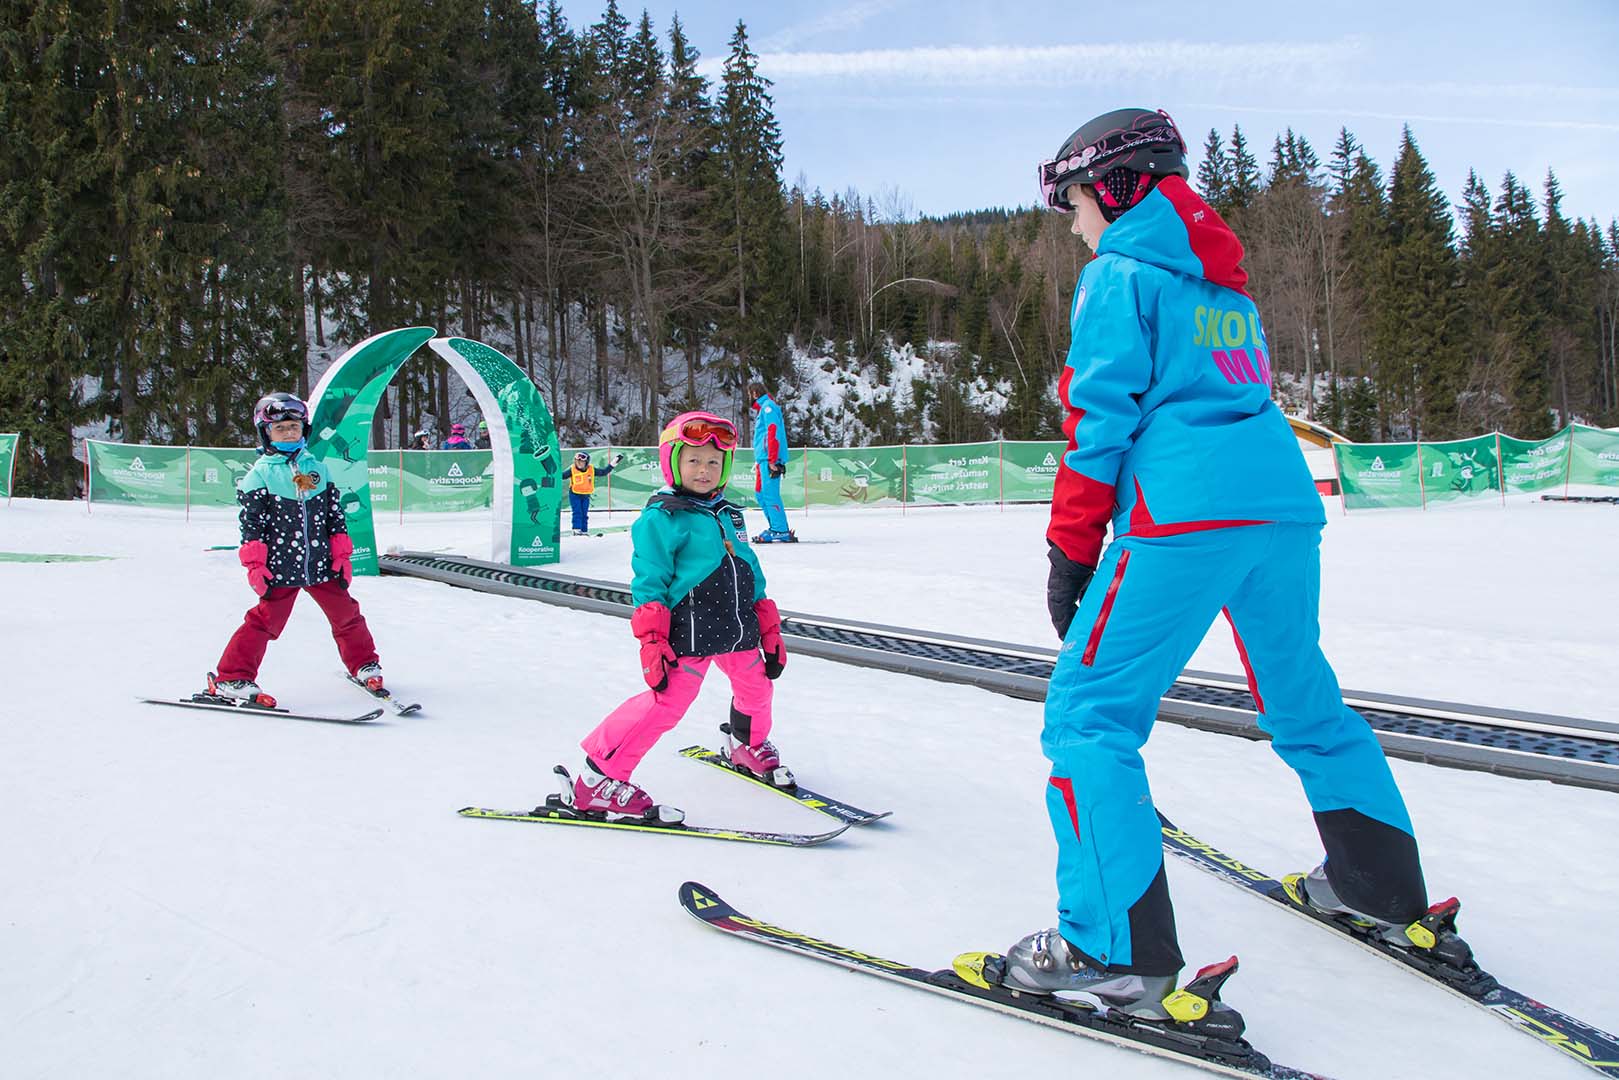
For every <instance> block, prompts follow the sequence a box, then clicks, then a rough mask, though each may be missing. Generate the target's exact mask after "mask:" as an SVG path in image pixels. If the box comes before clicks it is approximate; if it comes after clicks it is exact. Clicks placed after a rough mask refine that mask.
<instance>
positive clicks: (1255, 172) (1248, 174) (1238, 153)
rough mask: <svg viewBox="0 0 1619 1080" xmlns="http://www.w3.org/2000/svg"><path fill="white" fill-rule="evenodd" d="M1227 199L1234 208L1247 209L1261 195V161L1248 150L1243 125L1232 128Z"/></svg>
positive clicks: (1227, 169) (1227, 173)
mask: <svg viewBox="0 0 1619 1080" xmlns="http://www.w3.org/2000/svg"><path fill="white" fill-rule="evenodd" d="M1226 176H1227V178H1228V179H1227V184H1226V200H1227V202H1228V204H1229V207H1230V209H1232V210H1245V209H1247V208H1248V207H1249V206H1251V205H1252V204H1253V201H1254V199H1255V198H1256V197H1258V195H1259V188H1260V182H1259V162H1258V160H1256V159H1255V158H1254V155H1253V154H1252V153H1250V152H1249V150H1248V140H1247V139H1245V138H1244V137H1243V134H1242V125H1240V124H1238V125H1236V126H1235V127H1233V128H1232V129H1231V148H1230V150H1229V151H1228V152H1227V154H1226Z"/></svg>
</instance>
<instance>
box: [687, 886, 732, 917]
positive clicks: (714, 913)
mask: <svg viewBox="0 0 1619 1080" xmlns="http://www.w3.org/2000/svg"><path fill="white" fill-rule="evenodd" d="M679 895H680V906H681V907H683V908H685V909H686V910H687V911H689V912H691V913H692V914H693V915H695V916H697V917H698V918H699V919H702V920H703V921H704V922H712V921H714V920H715V919H723V918H727V917H728V916H731V915H735V914H736V908H734V907H732V906H731V905H730V904H727V903H726V902H725V901H724V900H722V899H720V894H719V893H717V892H715V891H714V890H713V889H710V888H709V887H708V886H707V885H704V884H702V883H700V882H696V881H687V882H683V883H682V884H681V886H680V893H679Z"/></svg>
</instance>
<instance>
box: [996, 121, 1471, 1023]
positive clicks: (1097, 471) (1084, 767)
mask: <svg viewBox="0 0 1619 1080" xmlns="http://www.w3.org/2000/svg"><path fill="white" fill-rule="evenodd" d="M1186 176H1187V168H1186V160H1185V144H1184V143H1183V142H1182V140H1181V138H1180V133H1179V132H1178V131H1177V130H1176V129H1175V126H1174V124H1173V123H1172V122H1171V121H1170V119H1169V117H1168V116H1167V115H1164V114H1163V113H1161V112H1153V111H1151V110H1146V109H1122V110H1116V111H1114V112H1110V113H1106V114H1103V115H1102V116H1099V117H1097V118H1096V119H1094V120H1092V121H1090V122H1089V123H1087V124H1086V125H1085V126H1083V127H1081V128H1080V129H1079V130H1078V131H1076V132H1074V133H1073V134H1072V135H1070V136H1069V138H1068V140H1067V141H1066V142H1065V143H1064V144H1063V146H1062V148H1061V149H1060V150H1059V152H1058V154H1057V156H1056V158H1055V159H1054V160H1052V161H1048V162H1045V163H1044V164H1043V165H1042V166H1041V186H1042V191H1043V194H1044V196H1045V199H1046V203H1047V205H1048V206H1050V207H1051V208H1052V209H1056V210H1060V211H1063V212H1067V213H1073V214H1075V224H1074V229H1073V231H1074V232H1075V233H1076V234H1078V235H1080V236H1083V237H1084V238H1085V240H1086V242H1087V243H1088V244H1089V245H1090V246H1091V248H1092V249H1093V250H1094V251H1095V252H1096V258H1095V259H1093V260H1092V261H1091V262H1090V263H1089V264H1088V265H1087V266H1086V267H1085V270H1084V272H1083V273H1082V274H1081V275H1080V280H1079V286H1078V288H1077V289H1076V291H1075V293H1074V301H1073V310H1072V315H1071V327H1072V335H1073V336H1072V343H1071V345H1070V348H1069V352H1068V361H1067V364H1066V366H1065V367H1064V369H1063V373H1062V376H1061V379H1060V381H1059V392H1060V395H1061V398H1062V405H1063V407H1064V409H1065V410H1066V412H1067V416H1066V419H1065V421H1064V424H1063V430H1064V432H1065V433H1066V434H1067V436H1068V439H1069V442H1068V449H1067V451H1066V452H1065V453H1064V455H1063V458H1062V462H1061V466H1060V469H1059V472H1058V475H1057V480H1056V490H1055V494H1054V497H1053V500H1052V507H1051V523H1050V526H1049V528H1048V530H1047V533H1046V536H1047V540H1048V545H1049V550H1048V556H1049V561H1050V564H1051V570H1050V577H1049V580H1048V585H1047V605H1048V608H1049V610H1050V613H1051V618H1052V622H1053V625H1054V626H1055V627H1056V629H1057V632H1058V633H1059V634H1060V635H1061V636H1062V638H1063V645H1062V650H1061V652H1060V653H1059V654H1058V660H1057V664H1056V667H1055V669H1054V671H1053V673H1052V678H1051V683H1050V689H1049V692H1048V694H1047V698H1046V706H1045V729H1044V732H1043V734H1042V736H1041V745H1042V748H1043V749H1044V751H1045V754H1046V756H1047V758H1049V759H1050V761H1051V776H1050V780H1049V782H1048V784H1047V786H1046V804H1047V810H1048V812H1049V815H1050V818H1051V824H1052V828H1053V831H1054V833H1055V836H1056V839H1057V846H1058V862H1057V881H1058V892H1059V904H1058V912H1059V924H1058V926H1057V927H1056V928H1055V929H1052V930H1045V931H1040V932H1038V933H1035V934H1030V935H1029V936H1028V937H1025V938H1024V939H1022V940H1021V941H1019V942H1017V943H1016V944H1015V945H1013V946H1012V948H1011V949H1009V950H1008V951H1007V954H1006V970H1005V978H1004V981H1005V984H1006V985H1009V986H1013V987H1016V988H1018V989H1021V990H1026V991H1033V992H1036V993H1039V992H1055V991H1058V990H1067V991H1077V992H1081V993H1087V994H1092V995H1094V996H1095V997H1097V998H1098V999H1099V1000H1103V1001H1106V1002H1107V1003H1108V1004H1109V1005H1110V1006H1111V1007H1113V1008H1117V1009H1121V1010H1123V1011H1126V1012H1130V1013H1134V1014H1136V1015H1140V1016H1143V1017H1146V1018H1150V1019H1153V1020H1170V1021H1176V1020H1186V1019H1189V1018H1190V1013H1188V1012H1187V1011H1186V1009H1185V1008H1184V1007H1183V1006H1184V1003H1185V1001H1186V999H1185V998H1174V999H1173V1000H1168V999H1170V998H1171V996H1172V995H1174V994H1175V992H1176V981H1177V977H1178V974H1179V971H1180V969H1181V966H1182V963H1183V961H1182V958H1181V953H1180V947H1179V944H1178V942H1177V940H1176V933H1175V922H1174V913H1173V911H1172V910H1171V907H1170V901H1169V889H1168V884H1167V882H1166V879H1165V876H1164V867H1163V851H1162V847H1161V839H1162V837H1161V835H1160V832H1159V819H1158V815H1157V813H1156V811H1155V809H1154V807H1153V801H1152V796H1151V793H1150V791H1149V789H1148V785H1147V775H1146V770H1145V768H1144V767H1143V765H1142V760H1141V754H1140V748H1141V746H1142V744H1143V743H1144V742H1145V741H1146V739H1147V736H1148V734H1149V732H1150V731H1151V729H1152V724H1153V720H1154V719H1155V717H1156V715H1157V705H1158V701H1159V698H1160V697H1161V695H1162V694H1163V693H1164V692H1165V691H1166V690H1167V689H1168V688H1169V686H1170V685H1171V684H1172V683H1173V682H1174V681H1175V679H1176V677H1177V676H1178V675H1179V674H1180V671H1181V669H1182V667H1183V666H1184V665H1185V664H1186V662H1187V660H1188V659H1189V658H1190V657H1191V655H1192V652H1193V650H1195V649H1196V648H1197V646H1198V644H1199V643H1200V642H1201V641H1202V639H1203V636H1204V634H1205V633H1206V632H1207V630H1208V628H1209V624H1210V623H1211V621H1212V620H1213V619H1214V618H1215V617H1216V616H1219V615H1222V614H1223V615H1224V616H1225V617H1226V618H1227V619H1228V620H1229V621H1230V623H1231V626H1232V630H1233V633H1234V634H1235V636H1236V641H1237V651H1238V654H1239V656H1241V658H1242V661H1243V664H1244V666H1245V667H1246V669H1247V673H1248V681H1249V687H1250V688H1251V690H1252V691H1253V696H1254V701H1255V705H1256V706H1257V708H1258V710H1259V722H1260V725H1261V727H1262V728H1263V729H1264V730H1265V731H1267V732H1268V733H1269V734H1270V735H1271V738H1272V743H1271V745H1272V747H1273V748H1274V749H1275V750H1276V752H1277V753H1278V754H1279V755H1281V757H1282V758H1283V760H1284V761H1286V762H1287V763H1288V764H1289V765H1290V766H1292V767H1293V769H1294V770H1295V771H1296V772H1297V773H1298V774H1299V777H1300V779H1301V780H1302V781H1303V784H1304V791H1305V795H1306V796H1307V797H1308V799H1309V802H1310V806H1311V808H1312V810H1313V811H1314V813H1315V820H1316V825H1317V828H1318V831H1319V832H1320V835H1321V840H1322V843H1323V845H1324V847H1325V849H1326V853H1327V858H1326V859H1325V860H1324V862H1323V863H1322V864H1321V865H1320V866H1318V867H1317V868H1316V870H1315V871H1313V872H1311V873H1310V874H1308V875H1297V876H1296V877H1295V878H1294V879H1290V881H1289V884H1288V888H1289V895H1290V896H1291V897H1292V898H1293V899H1294V901H1295V902H1296V903H1299V904H1300V905H1307V906H1309V907H1311V908H1313V909H1315V910H1316V911H1318V912H1321V913H1326V914H1328V915H1330V916H1332V917H1346V918H1347V917H1353V918H1356V919H1360V920H1363V922H1364V924H1365V925H1369V926H1372V927H1375V933H1377V934H1378V935H1380V936H1381V937H1382V938H1383V939H1384V940H1386V941H1388V942H1390V943H1391V944H1393V945H1394V946H1395V947H1407V948H1421V946H1418V945H1414V944H1413V942H1415V941H1416V940H1417V938H1415V937H1413V938H1408V937H1407V935H1406V931H1407V928H1408V927H1410V926H1412V925H1413V924H1415V923H1417V922H1418V921H1419V920H1423V919H1425V918H1428V917H1429V914H1430V913H1429V912H1428V908H1427V899H1426V889H1425V885H1424V882H1423V875H1422V868H1421V864H1420V862H1419V859H1418V855H1417V845H1416V840H1415V839H1414V838H1413V835H1412V829H1411V821H1410V818H1409V816H1408V815H1407V813H1406V808H1405V804H1404V802H1403V800H1402V799H1401V797H1400V792H1399V789H1398V788H1397V787H1396V786H1395V783H1394V778H1393V776H1392V774H1391V773H1390V771H1389V767H1388V763H1387V761H1386V760H1385V759H1384V756H1383V752H1382V749H1381V748H1380V747H1379V745H1378V743H1377V740H1376V738H1375V737H1374V736H1373V734H1372V731H1371V728H1370V727H1369V726H1368V725H1367V724H1366V722H1365V720H1363V719H1362V718H1361V717H1360V716H1358V715H1357V714H1356V713H1354V712H1353V711H1352V710H1350V709H1349V708H1348V707H1347V706H1345V704H1344V702H1343V698H1342V696H1341V695H1340V693H1339V690H1338V683H1337V679H1336V677H1335V676H1334V674H1333V671H1332V668H1331V667H1330V666H1329V665H1328V663H1327V660H1326V658H1325V657H1324V656H1323V655H1322V653H1321V649H1320V646H1319V644H1318V640H1319V635H1320V629H1319V625H1318V616H1317V599H1318V595H1319V591H1320V550H1319V549H1320V542H1321V529H1322V526H1323V525H1324V523H1325V520H1326V518H1325V514H1324V513H1323V510H1322V505H1321V499H1320V496H1319V495H1318V494H1317V493H1316V490H1315V486H1314V483H1313V481H1312V480H1311V477H1310V472H1309V469H1308V467H1307V466H1306V464H1305V462H1304V458H1303V455H1302V453H1301V452H1300V450H1299V447H1298V441H1297V439H1296V437H1295V436H1294V435H1293V433H1292V431H1291V429H1290V428H1289V426H1288V424H1287V420H1286V418H1285V417H1284V416H1283V415H1282V412H1281V410H1280V409H1278V408H1277V406H1276V404H1275V402H1273V401H1272V400H1271V370H1270V363H1269V346H1268V344H1267V343H1266V339H1265V333H1264V329H1263V327H1262V325H1261V323H1260V319H1259V312H1258V309H1257V308H1256V307H1255V306H1254V302H1253V300H1252V299H1250V298H1249V296H1248V295H1247V293H1246V292H1244V291H1243V289H1244V286H1245V284H1246V282H1247V275H1246V273H1245V272H1244V271H1243V269H1242V256H1243V251H1242V245H1241V243H1240V242H1239V241H1238V240H1237V237H1236V235H1235V234H1234V233H1232V231H1231V230H1230V228H1228V227H1227V226H1226V224H1225V222H1224V221H1222V220H1221V219H1220V216H1219V215H1218V214H1217V213H1215V211H1214V210H1213V209H1212V208H1211V207H1210V206H1209V205H1208V204H1207V203H1206V202H1204V201H1203V199H1201V198H1200V197H1199V196H1198V195H1197V194H1196V192H1194V191H1193V190H1192V189H1191V187H1189V186H1188V185H1187V183H1186V179H1185V178H1186ZM1110 521H1111V524H1112V528H1113V541H1112V543H1111V544H1109V545H1108V546H1107V548H1106V550H1105V551H1104V550H1103V540H1104V536H1105V533H1106V531H1107V528H1108V525H1109V523H1110ZM1093 575H1094V580H1093ZM1439 918H1440V919H1441V920H1442V919H1443V916H1442V915H1441V916H1439ZM1418 937H1420V935H1418ZM1424 940H1427V941H1428V942H1429V947H1428V948H1427V949H1426V950H1424V951H1427V952H1428V953H1429V958H1430V959H1443V960H1447V961H1448V959H1451V958H1454V957H1456V956H1458V955H1460V954H1461V953H1464V952H1465V951H1466V946H1465V944H1462V943H1461V942H1460V939H1459V938H1457V937H1456V936H1455V934H1454V927H1453V926H1450V927H1448V928H1444V930H1443V932H1442V933H1438V934H1430V935H1428V937H1427V938H1426V939H1424ZM1230 970H1231V969H1230V968H1226V969H1223V970H1221V969H1215V970H1211V971H1205V972H1204V973H1202V976H1201V977H1200V983H1203V984H1204V985H1217V984H1218V983H1219V982H1220V981H1223V979H1224V978H1225V977H1226V976H1228V975H1229V974H1230ZM1202 1000H1204V1006H1205V1008H1207V1009H1209V1010H1210V1015H1213V1012H1215V1011H1218V1012H1221V1013H1223V1014H1225V1015H1224V1020H1228V1021H1229V1020H1232V1019H1233V1018H1234V1017H1235V1014H1234V1013H1233V1012H1232V1011H1231V1010H1230V1009H1229V1007H1227V1006H1224V1005H1223V1004H1220V1003H1218V1002H1217V1000H1216V1001H1215V1003H1214V1006H1212V1007H1211V1006H1210V1002H1209V1001H1208V1000H1207V999H1202ZM1234 1022H1235V1024H1236V1026H1237V1028H1238V1029H1239V1030H1240V1023H1241V1022H1240V1018H1235V1021H1234Z"/></svg>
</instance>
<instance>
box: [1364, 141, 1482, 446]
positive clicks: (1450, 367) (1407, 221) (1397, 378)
mask: <svg viewBox="0 0 1619 1080" xmlns="http://www.w3.org/2000/svg"><path fill="white" fill-rule="evenodd" d="M1388 225H1389V233H1388V236H1389V245H1388V251H1387V257H1386V259H1385V261H1384V265H1383V272H1382V274H1381V275H1380V281H1379V282H1378V287H1377V316H1376V326H1377V331H1376V333H1377V340H1378V353H1379V356H1378V360H1379V363H1378V373H1377V381H1378V389H1379V391H1380V394H1381V396H1382V399H1383V401H1384V404H1385V409H1386V410H1389V411H1394V412H1397V413H1400V414H1403V415H1404V418H1405V421H1406V424H1407V425H1408V426H1409V430H1410V432H1411V434H1412V436H1413V437H1417V438H1426V439H1443V438H1450V437H1453V436H1456V435H1464V434H1467V432H1463V431H1459V430H1458V424H1457V410H1456V406H1457V400H1458V397H1459V395H1460V393H1461V391H1462V389H1463V385H1464V380H1465V352H1464V349H1463V347H1462V342H1461V327H1460V325H1459V324H1460V316H1461V311H1460V305H1459V302H1458V299H1457V291H1456V285H1457V283H1458V268H1457V265H1456V253H1455V251H1454V250H1453V248H1452V247H1451V216H1450V204H1449V202H1448V201H1447V200H1446V199H1445V196H1444V194H1443V193H1442V192H1441V191H1440V190H1439V188H1438V185H1437V184H1436V183H1435V182H1434V176H1433V172H1432V170H1431V169H1429V167H1428V163H1427V161H1426V160H1425V159H1424V158H1423V156H1422V152H1421V151H1420V150H1419V149H1418V148H1417V143H1416V139H1415V138H1414V137H1413V136H1412V134H1411V130H1410V128H1406V130H1405V133H1404V135H1403V136H1402V138H1401V140H1400V152H1399V156H1398V158H1397V159H1396V161H1395V164H1394V170H1393V173H1392V175H1391V176H1390V178H1389V216H1388Z"/></svg>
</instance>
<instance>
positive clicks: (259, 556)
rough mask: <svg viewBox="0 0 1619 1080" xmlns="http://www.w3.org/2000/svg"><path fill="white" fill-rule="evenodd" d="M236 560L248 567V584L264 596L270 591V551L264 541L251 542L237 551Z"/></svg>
mask: <svg viewBox="0 0 1619 1080" xmlns="http://www.w3.org/2000/svg"><path fill="white" fill-rule="evenodd" d="M236 558H237V559H238V560H240V561H241V564H242V565H243V566H245V567H247V583H248V584H249V585H251V586H252V587H253V591H254V592H256V593H258V594H259V595H260V596H263V595H264V594H265V593H267V592H269V591H270V549H269V548H268V547H266V546H265V545H264V541H263V540H249V541H248V542H247V543H245V544H243V545H242V546H241V547H239V548H237V549H236Z"/></svg>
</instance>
